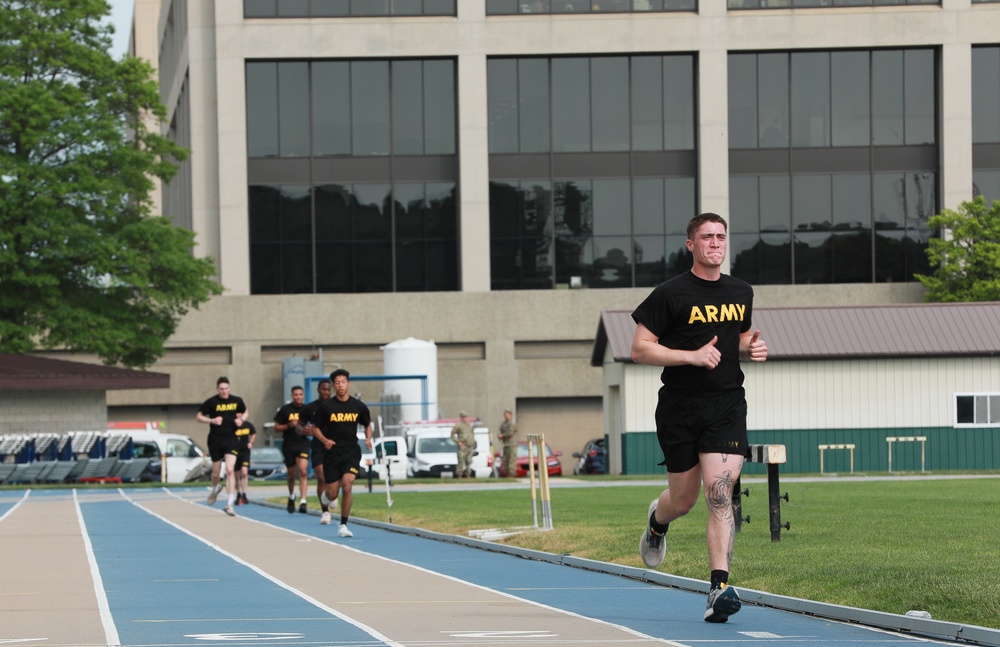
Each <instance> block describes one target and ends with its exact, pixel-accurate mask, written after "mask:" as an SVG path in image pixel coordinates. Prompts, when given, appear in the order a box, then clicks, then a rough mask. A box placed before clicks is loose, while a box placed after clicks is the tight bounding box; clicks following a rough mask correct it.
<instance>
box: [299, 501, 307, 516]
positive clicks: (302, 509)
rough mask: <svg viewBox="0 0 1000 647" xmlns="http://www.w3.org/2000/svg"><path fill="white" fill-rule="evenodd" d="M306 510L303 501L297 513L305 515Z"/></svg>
mask: <svg viewBox="0 0 1000 647" xmlns="http://www.w3.org/2000/svg"><path fill="white" fill-rule="evenodd" d="M306 509H307V508H306V502H305V501H303V502H302V503H300V504H299V512H301V513H302V514H305V513H306Z"/></svg>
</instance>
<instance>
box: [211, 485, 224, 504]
mask: <svg viewBox="0 0 1000 647" xmlns="http://www.w3.org/2000/svg"><path fill="white" fill-rule="evenodd" d="M219 492H222V485H216V486H215V487H214V488H212V490H211V491H210V492H209V493H208V505H215V500H216V499H218V498H219Z"/></svg>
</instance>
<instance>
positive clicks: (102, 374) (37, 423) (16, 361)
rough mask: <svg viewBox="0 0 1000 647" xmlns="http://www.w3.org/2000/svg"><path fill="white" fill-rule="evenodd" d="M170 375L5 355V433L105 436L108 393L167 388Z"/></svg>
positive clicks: (0, 409)
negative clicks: (98, 433)
mask: <svg viewBox="0 0 1000 647" xmlns="http://www.w3.org/2000/svg"><path fill="white" fill-rule="evenodd" d="M167 388H170V376H169V375H167V374H166V373H152V372H149V371H136V370H132V369H127V368H116V367H113V366H102V365H95V364H85V363H82V362H70V361H66V360H58V359H49V358H45V357H34V356H31V355H12V354H9V353H0V434H10V433H35V432H51V433H65V432H67V431H100V430H104V429H107V426H108V403H107V395H106V392H107V390H108V389H167Z"/></svg>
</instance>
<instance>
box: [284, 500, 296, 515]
mask: <svg viewBox="0 0 1000 647" xmlns="http://www.w3.org/2000/svg"><path fill="white" fill-rule="evenodd" d="M285 509H286V510H288V514H292V513H293V512H295V499H293V498H290V499H288V506H287V507H286V508H285Z"/></svg>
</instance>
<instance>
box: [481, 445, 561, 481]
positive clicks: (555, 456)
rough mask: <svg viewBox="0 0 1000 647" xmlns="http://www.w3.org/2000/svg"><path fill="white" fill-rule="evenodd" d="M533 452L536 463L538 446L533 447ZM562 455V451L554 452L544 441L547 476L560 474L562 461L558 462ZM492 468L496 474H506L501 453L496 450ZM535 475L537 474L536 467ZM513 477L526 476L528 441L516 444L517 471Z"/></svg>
mask: <svg viewBox="0 0 1000 647" xmlns="http://www.w3.org/2000/svg"><path fill="white" fill-rule="evenodd" d="M533 450H534V451H535V452H536V453H535V464H536V466H537V463H538V454H537V452H538V447H534V448H533ZM560 456H562V452H554V451H552V448H551V447H549V444H548V443H545V458H546V461H545V462H546V464H547V465H548V466H549V476H562V463H560V462H559V457H560ZM493 465H494V470H495V472H496V473H497V476H507V473H506V472H504V469H503V454H502V453H500V452H497V454H496V456H494V458H493ZM535 475H536V476H537V475H538V471H537V467H536V471H535ZM514 476H515V477H518V478H523V477H526V476H528V443H518V444H517V473H516V474H514Z"/></svg>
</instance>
